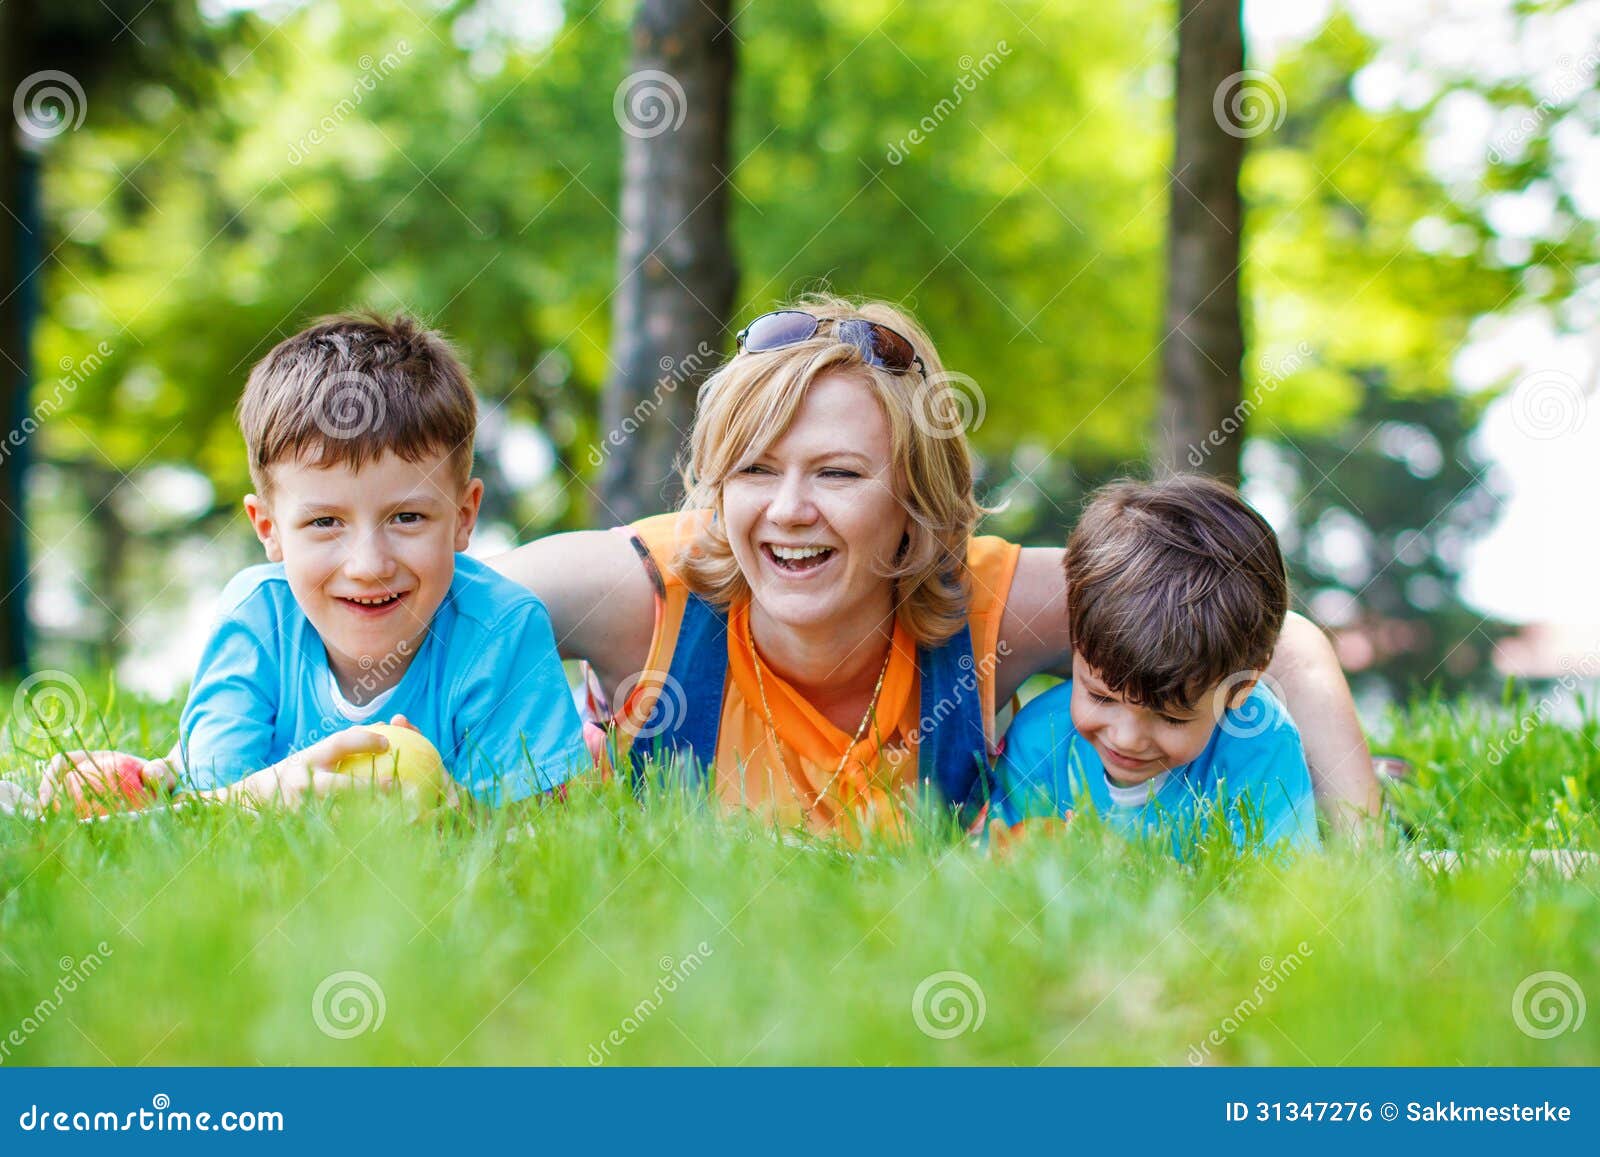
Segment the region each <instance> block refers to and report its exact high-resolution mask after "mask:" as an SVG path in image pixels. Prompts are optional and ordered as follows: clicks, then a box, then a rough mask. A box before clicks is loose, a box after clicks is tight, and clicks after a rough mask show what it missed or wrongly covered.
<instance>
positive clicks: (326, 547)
mask: <svg viewBox="0 0 1600 1157" xmlns="http://www.w3.org/2000/svg"><path fill="white" fill-rule="evenodd" d="M238 415H239V424H240V427H241V429H242V430H243V432H244V437H245V442H246V445H247V448H248V450H249V456H250V475H251V480H252V482H253V483H254V485H255V493H254V494H250V495H248V496H246V498H245V500H244V508H245V513H246V514H247V515H248V516H249V518H250V523H251V526H252V527H253V528H254V530H255V532H256V535H257V537H258V538H259V539H260V540H261V543H262V545H263V547H265V549H266V554H267V558H268V560H269V562H268V564H267V565H264V566H255V567H251V568H249V569H248V570H245V571H244V572H242V573H241V574H239V575H237V576H236V577H235V578H234V579H233V580H232V581H231V582H230V583H228V585H227V587H226V588H225V589H224V591H223V593H222V605H221V610H220V618H219V620H218V622H217V625H216V628H215V630H214V631H213V633H212V636H211V638H210V640H209V641H208V642H207V644H206V648H205V651H204V654H203V655H202V656H201V659H200V665H199V669H198V671H197V672H196V674H195V677H194V683H193V685H192V687H191V689H190V692H189V698H188V701H187V703H186V704H185V705H184V709H183V715H182V718H181V721H180V723H179V736H178V743H177V745H176V746H175V747H174V748H173V751H172V753H171V754H170V755H168V756H167V757H166V758H164V759H156V760H151V761H149V762H148V763H146V764H145V765H144V771H143V776H144V779H145V781H146V782H147V783H150V784H159V785H162V786H165V787H169V788H171V787H177V788H179V789H181V790H187V791H194V792H198V793H201V794H204V795H209V796H215V797H224V798H235V799H243V800H247V801H250V802H255V803H265V802H271V801H280V800H293V799H295V798H297V797H299V796H300V795H302V794H303V793H305V792H308V791H310V792H317V793H321V792H325V791H331V790H335V789H337V788H340V787H345V786H349V785H350V784H352V783H354V782H357V781H355V780H354V779H353V778H352V777H351V776H347V775H339V774H336V773H334V772H333V771H332V768H333V767H334V765H335V764H337V763H338V762H339V761H340V760H341V759H343V758H344V757H346V756H350V755H357V754H362V753H368V752H371V753H380V752H383V751H385V750H387V748H388V741H387V739H385V738H384V737H383V736H382V735H380V734H378V733H376V732H373V731H369V730H366V729H365V728H363V727H362V726H361V725H362V724H364V723H375V722H378V721H380V720H381V719H390V720H392V722H394V723H397V724H400V725H403V726H410V727H413V728H415V729H416V730H419V731H420V732H421V733H422V734H423V735H424V736H425V737H426V738H427V739H429V740H430V741H431V742H432V743H433V745H434V746H435V747H436V748H438V750H439V752H440V754H441V756H442V757H443V760H444V764H445V767H446V768H447V769H448V770H449V772H450V774H451V775H452V777H453V778H454V780H455V781H456V782H457V783H458V784H459V785H460V786H462V787H464V788H465V789H466V790H467V791H468V792H470V793H471V794H472V795H473V796H475V797H477V798H479V799H481V800H483V801H485V802H488V803H495V804H498V803H501V802H504V801H507V800H515V799H521V798H523V797H526V796H529V795H531V794H534V793H536V792H541V791H548V790H550V789H551V788H554V787H556V786H557V785H559V784H561V783H563V782H564V781H565V780H567V779H568V778H569V777H570V776H572V775H573V774H575V773H577V772H579V771H582V770H584V769H587V768H589V767H590V766H592V764H591V761H590V757H589V754H588V750H587V748H586V747H585V745H584V742H583V735H582V731H581V728H580V724H579V721H578V716H577V711H576V709H575V707H574V704H573V700H572V696H571V694H570V693H569V691H568V688H567V681H566V677H565V675H564V673H563V671H562V668H561V661H560V658H559V656H558V655H557V653H556V643H555V638H554V635H553V633H552V631H551V626H550V619H549V616H548V615H547V614H546V613H545V609H544V606H543V604H541V603H540V602H539V600H538V599H537V598H535V597H534V596H533V595H531V594H529V593H528V592H527V591H526V590H525V589H524V588H522V587H521V586H519V585H518V584H516V583H514V582H512V581H510V580H509V579H506V578H503V577H501V576H500V575H498V574H497V573H495V572H494V571H493V570H491V569H489V568H488V567H487V566H485V565H484V564H482V563H480V562H478V561H476V560H474V559H471V558H468V557H466V556H465V555H462V554H460V553H459V552H461V551H463V550H465V549H466V546H467V542H468V540H469V538H470V537H471V535H472V530H473V527H474V525H475V524H476V522H477V517H478V508H479V504H480V502H481V501H482V498H483V483H482V481H481V480H479V479H476V478H473V477H472V476H471V469H472V446H473V436H474V432H475V430H476V426H477V403H476V400H475V398H474V396H473V392H472V387H471V385H470V383H469V382H468V380H467V375H466V371H465V369H464V367H463V366H462V365H461V363H460V361H459V360H458V359H457V357H456V355H455V352H454V350H453V349H452V348H451V346H450V345H449V343H448V342H446V341H445V340H444V339H443V338H442V337H440V336H439V335H438V334H436V333H433V332H431V331H429V330H426V329H424V328H422V327H421V326H419V325H418V324H417V323H416V322H415V321H413V320H411V319H410V318H408V317H405V316H399V317H395V318H393V319H387V318H382V317H378V316H364V315H363V316H339V317H332V318H327V319H324V320H323V321H320V322H318V323H317V324H315V325H313V326H312V327H311V328H310V329H307V330H305V331H303V332H301V333H298V334H296V335H294V336H293V337H290V338H288V339H286V340H285V341H283V342H282V343H280V344H279V345H278V346H277V347H276V348H274V349H273V350H272V351H271V352H270V353H269V354H267V356H266V357H265V358H263V359H262V360H261V361H260V362H259V363H258V364H257V365H256V366H255V367H254V369H252V370H251V372H250V378H249V381H248V382H247V383H246V385H245V390H244V394H243V396H242V397H241V398H240V400H239V408H238ZM97 755H98V753H97V754H96V755H88V756H86V755H84V754H83V753H78V755H77V756H76V757H73V758H68V759H58V760H57V761H56V762H55V763H54V764H53V765H52V769H51V778H52V780H57V779H62V778H65V777H67V776H77V777H78V778H79V779H80V781H81V782H82V783H85V784H88V785H89V789H90V790H91V791H93V790H97V789H101V790H103V788H102V784H103V780H101V781H100V782H96V781H97V778H98V777H99V775H100V771H99V769H100V768H102V767H110V766H112V764H111V762H109V761H106V760H101V759H98V758H97ZM375 762H376V765H377V767H378V768H379V770H380V774H381V771H382V767H383V762H384V761H383V760H381V759H380V760H377V761H375ZM49 786H53V785H47V789H46V793H45V795H46V796H48V795H49V794H51V793H50V791H49Z"/></svg>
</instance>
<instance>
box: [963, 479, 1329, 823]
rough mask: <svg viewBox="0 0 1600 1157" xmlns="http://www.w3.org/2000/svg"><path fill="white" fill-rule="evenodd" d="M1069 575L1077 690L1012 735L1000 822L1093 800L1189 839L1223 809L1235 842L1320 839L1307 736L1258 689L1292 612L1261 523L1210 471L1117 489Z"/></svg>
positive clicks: (1079, 536)
mask: <svg viewBox="0 0 1600 1157" xmlns="http://www.w3.org/2000/svg"><path fill="white" fill-rule="evenodd" d="M1066 569H1067V575H1068V580H1069V583H1068V596H1067V601H1068V613H1069V621H1070V623H1071V626H1070V631H1071V637H1072V638H1071V641H1072V649H1073V655H1072V679H1071V680H1070V681H1069V682H1067V683H1064V684H1062V685H1061V686H1059V687H1054V688H1052V689H1050V690H1049V691H1046V692H1044V693H1043V694H1041V695H1039V696H1038V697H1037V698H1035V699H1034V700H1032V701H1031V702H1030V703H1029V704H1028V705H1027V706H1026V707H1024V708H1023V709H1022V711H1021V712H1019V713H1018V715H1017V718H1016V720H1015V721H1014V722H1013V723H1012V725H1011V728H1010V730H1009V731H1008V732H1007V733H1006V737H1005V746H1004V750H1003V751H1002V754H1001V758H1000V762H999V765H998V767H997V769H996V791H995V797H994V800H993V809H994V812H995V813H996V814H997V815H998V816H999V817H1000V818H1001V819H1002V820H1003V821H1004V822H1005V823H1006V824H1011V825H1014V824H1017V823H1020V822H1022V821H1023V820H1026V819H1030V818H1035V817H1043V816H1054V817H1061V816H1065V815H1067V814H1068V813H1069V812H1071V811H1072V810H1073V809H1074V808H1083V807H1086V806H1093V808H1094V809H1095V810H1096V811H1097V812H1098V813H1099V814H1100V815H1101V816H1103V817H1104V818H1105V819H1106V821H1107V822H1108V823H1109V824H1110V825H1111V826H1112V827H1114V828H1116V829H1118V830H1120V831H1123V832H1126V833H1129V834H1143V833H1146V832H1150V831H1155V830H1162V831H1167V832H1171V833H1173V835H1174V841H1175V845H1181V843H1182V840H1181V839H1180V838H1179V836H1180V835H1181V834H1182V833H1185V832H1188V831H1191V830H1192V829H1193V828H1195V827H1196V826H1197V825H1198V826H1204V825H1205V824H1207V823H1209V822H1210V820H1211V819H1212V818H1213V816H1214V815H1215V814H1217V813H1218V811H1219V810H1220V811H1221V812H1223V813H1224V814H1225V815H1226V819H1227V822H1228V825H1229V827H1230V830H1231V832H1232V835H1233V838H1234V842H1235V843H1236V844H1237V845H1238V846H1241V847H1245V846H1249V847H1261V846H1271V845H1274V844H1280V843H1288V844H1290V845H1296V846H1316V845H1317V844H1318V842H1319V838H1318V834H1317V824H1316V811H1315V807H1314V804H1313V798H1312V791H1311V777H1310V773H1309V771H1308V770H1307V768H1306V761H1305V754H1304V752H1303V751H1302V750H1301V746H1300V735H1299V732H1298V731H1297V730H1296V729H1295V726H1294V723H1293V722H1292V721H1291V720H1290V718H1289V715H1288V712H1287V711H1285V710H1284V708H1283V705H1282V704H1281V703H1279V702H1278V700H1277V699H1276V698H1275V697H1274V696H1273V695H1272V693H1271V692H1270V691H1268V690H1267V688H1266V687H1265V686H1263V685H1261V684H1260V683H1259V681H1258V680H1259V677H1260V674H1261V672H1262V671H1264V670H1265V669H1266V666H1267V663H1268V661H1269V660H1270V659H1271V658H1272V649H1273V645H1274V643H1275V641H1276V640H1277V637H1278V633H1279V631H1280V630H1281V629H1282V626H1283V619H1284V615H1285V614H1286V613H1287V611H1288V605H1289V587H1288V579H1287V576H1286V573H1285V569H1284V563H1283V555H1282V553H1281V551H1280V550H1279V547H1278V541H1277V537H1276V536H1275V535H1274V534H1273V532H1272V528H1271V527H1270V526H1268V525H1267V523H1266V520H1264V519H1263V518H1262V517H1261V516H1260V515H1259V514H1257V513H1256V512H1255V511H1254V510H1252V509H1250V507H1249V506H1247V505H1245V503H1244V502H1243V501H1242V500H1241V499H1240V498H1239V496H1238V494H1237V493H1236V492H1235V491H1234V490H1232V489H1231V488H1229V487H1227V486H1224V485H1222V484H1221V483H1219V482H1215V481H1212V480H1211V479H1207V478H1201V477H1196V476H1178V477H1174V478H1170V479H1168V480H1166V481H1163V482H1155V483H1140V482H1121V483H1115V484H1113V485H1111V486H1107V487H1105V488H1103V489H1102V490H1100V491H1098V492H1097V493H1096V494H1095V495H1094V496H1093V498H1092V499H1091V500H1090V502H1089V504H1088V506H1087V507H1086V508H1085V510H1084V513H1083V517H1082V518H1081V519H1080V520H1079V522H1078V525H1077V526H1076V527H1075V528H1074V530H1073V532H1072V536H1071V538H1070V539H1069V540H1068V543H1067V555H1066ZM1180 850H1181V848H1180Z"/></svg>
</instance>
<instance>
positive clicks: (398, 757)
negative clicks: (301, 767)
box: [333, 723, 452, 807]
mask: <svg viewBox="0 0 1600 1157" xmlns="http://www.w3.org/2000/svg"><path fill="white" fill-rule="evenodd" d="M361 729H362V730H363V731H371V732H375V733H376V734H378V735H381V736H383V737H384V738H385V739H387V740H388V741H389V750H388V751H378V752H366V753H364V754H361V755H347V756H345V757H344V758H343V759H341V760H340V761H339V762H338V763H336V764H334V765H333V770H334V771H337V772H339V773H341V774H343V775H355V776H361V777H362V778H365V779H371V778H374V777H377V776H388V775H391V774H392V775H394V776H395V777H396V778H397V779H398V780H399V781H400V793H401V794H402V795H403V796H405V797H406V799H407V800H408V801H411V802H415V803H418V804H421V805H422V806H424V807H432V806H433V805H434V804H436V803H438V802H439V797H441V796H443V795H445V794H447V792H448V791H449V789H450V785H451V783H452V780H451V778H450V773H449V772H448V771H446V770H445V768H444V760H443V759H441V758H440V757H439V749H438V748H436V747H434V745H433V744H431V743H429V742H428V739H427V736H425V735H423V734H422V733H421V732H419V731H413V730H411V728H409V727H396V726H394V725H393V724H389V723H363V724H362V725H361Z"/></svg>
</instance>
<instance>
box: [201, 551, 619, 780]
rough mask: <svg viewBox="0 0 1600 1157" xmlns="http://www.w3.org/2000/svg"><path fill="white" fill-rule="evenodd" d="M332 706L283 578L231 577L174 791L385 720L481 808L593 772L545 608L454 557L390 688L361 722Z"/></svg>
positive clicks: (355, 713)
mask: <svg viewBox="0 0 1600 1157" xmlns="http://www.w3.org/2000/svg"><path fill="white" fill-rule="evenodd" d="M342 699H343V697H342V696H339V695H337V684H336V683H335V682H334V679H333V672H332V669H331V668H330V667H329V665H328V652H327V650H326V648H324V647H323V645H322V639H321V637H320V636H319V635H318V634H317V632H316V630H315V629H314V628H313V627H312V625H311V622H310V620H309V619H307V618H306V616H305V613H304V612H303V611H302V610H301V609H300V606H299V604H298V603H296V602H295V600H294V595H293V594H292V593H291V592H290V590H289V580H288V579H287V578H286V577H285V576H284V571H283V566H282V564H281V563H277V564H269V565H265V566H254V567H250V568H249V569H248V570H245V571H242V572H240V573H239V574H238V575H236V576H235V577H234V579H233V581H231V582H230V583H228V585H227V587H225V588H224V589H223V592H222V610H221V616H220V620H219V622H218V623H217V626H216V629H215V630H214V631H213V632H212V635H211V638H210V640H209V641H208V642H207V643H206V648H205V651H204V653H203V654H202V655H201V657H200V667H199V670H198V671H197V672H196V673H195V677H194V684H193V686H192V687H191V689H190V691H189V700H188V702H187V703H185V704H184V708H183V715H182V718H181V720H180V721H179V725H178V726H179V736H180V739H179V744H180V747H181V759H182V762H183V764H184V766H185V774H184V777H183V778H184V786H185V787H186V788H192V789H197V790H198V789H206V788H215V787H222V786H224V785H227V784H230V783H234V782H237V781H238V780H240V779H242V778H243V777H244V776H246V775H248V774H249V773H251V772H253V771H258V770H260V769H261V768H264V767H268V766H270V765H272V764H274V763H277V762H278V761H279V760H281V759H283V758H284V757H286V756H288V755H290V754H291V753H293V752H296V751H301V750H303V749H304V748H306V747H309V746H310V745H311V744H313V743H315V742H317V741H318V740H320V739H324V738H326V737H327V736H329V735H332V734H334V733H335V732H338V731H343V730H344V729H345V728H348V727H354V726H359V725H360V724H361V723H377V722H387V721H388V720H389V719H390V718H391V717H392V716H394V715H396V714H401V715H404V716H406V718H407V719H409V720H410V721H411V722H412V723H413V724H415V725H416V727H417V729H418V730H419V731H421V732H422V734H423V735H425V736H427V738H428V739H429V741H430V742H432V743H433V745H434V746H435V747H437V748H438V749H439V754H440V755H441V756H442V757H443V758H444V763H445V766H446V767H447V768H449V770H450V773H451V774H452V775H453V776H454V777H455V779H456V780H457V782H459V783H460V784H462V785H463V786H465V787H466V788H467V790H468V791H470V792H471V793H472V794H473V795H474V796H476V797H477V798H479V799H482V800H484V801H485V802H488V803H493V804H499V803H502V802H505V801H507V800H515V799H522V798H524V797H526V796H529V795H532V794H534V793H535V792H540V791H548V790H550V789H551V788H553V787H555V786H557V785H558V784H560V783H562V782H564V781H565V780H567V779H568V778H570V777H571V776H572V775H574V774H575V773H577V772H580V771H583V770H585V769H587V768H590V767H592V766H593V764H592V761H591V760H590V757H589V752H588V748H587V747H586V746H585V745H584V742H583V732H582V730H581V727H580V725H579V722H578V713H577V709H576V707H575V706H574V704H573V700H572V695H571V692H570V691H569V690H568V688H567V680H566V675H565V673H564V672H563V671H562V668H561V659H560V656H559V655H558V654H557V653H556V642H555V635H554V633H553V632H552V631H551V627H550V616H549V615H548V614H547V613H546V612H545V609H544V604H543V603H541V602H540V601H539V600H538V599H537V598H535V597H534V596H533V595H532V594H530V593H529V592H528V591H527V590H526V589H525V588H523V587H522V586H520V585H518V584H517V583H515V582H513V581H511V580H510V579H508V578H505V577H504V576H502V575H500V574H498V573H496V572H495V571H494V570H491V569H490V568H489V567H488V566H486V565H484V564H483V563H481V562H479V561H477V560H476V559H472V558H468V557H467V556H465V555H457V556H456V562H455V577H454V578H453V579H452V580H451V583H450V590H449V591H448V592H447V593H446V595H445V597H444V600H443V601H442V602H441V603H440V604H439V609H438V610H437V611H436V612H435V613H434V616H433V621H432V622H431V623H429V624H428V631H427V634H426V635H424V636H423V639H422V641H421V643H419V644H418V645H417V648H416V653H415V654H414V655H413V656H412V657H411V663H410V665H409V666H408V667H407V668H406V670H405V674H404V675H402V676H401V678H400V682H399V683H398V684H396V685H395V686H394V688H393V689H392V691H391V692H390V693H387V694H385V695H382V696H377V697H374V702H373V703H372V704H369V705H367V707H366V709H365V710H363V709H361V708H353V707H351V706H350V705H349V704H348V703H345V702H342Z"/></svg>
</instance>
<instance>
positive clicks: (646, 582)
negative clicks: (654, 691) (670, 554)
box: [486, 530, 655, 694]
mask: <svg viewBox="0 0 1600 1157" xmlns="http://www.w3.org/2000/svg"><path fill="white" fill-rule="evenodd" d="M486 561H487V562H488V564H489V565H490V566H492V567H494V569H495V570H497V571H499V572H500V573H501V574H503V575H505V576H506V577H507V578H509V579H513V580H514V581H516V582H519V583H521V584H522V585H523V586H525V587H527V588H528V589H529V590H530V591H532V592H533V593H534V594H535V595H537V596H538V598H539V600H540V601H541V602H542V603H544V607H545V610H546V611H548V612H549V614H550V625H551V627H553V628H554V630H555V636H556V649H557V650H558V651H559V652H560V653H561V657H562V658H563V659H586V660H587V661H588V662H589V665H590V666H591V667H593V668H594V670H595V673H596V674H597V675H598V676H599V677H600V682H601V685H602V686H603V687H604V688H605V689H606V692H607V693H608V694H609V693H610V692H612V691H613V690H615V688H616V686H617V684H618V683H620V682H621V681H622V680H623V679H625V678H627V677H628V676H629V675H632V674H634V673H635V672H637V671H639V670H641V669H642V668H643V667H644V664H645V660H646V659H648V658H649V657H650V637H651V635H652V634H653V633H654V631H655V594H654V592H653V591H652V590H651V589H650V578H649V575H648V574H647V573H646V572H645V569H644V565H643V563H641V561H640V559H639V555H638V553H637V552H636V551H635V550H634V548H633V543H632V542H631V541H630V540H629V538H628V536H627V535H624V534H617V533H615V532H613V531H609V530H578V531H573V532H571V533H569V534H552V535H550V536H548V537H546V538H540V539H536V540H535V541H533V542H530V543H528V544H527V545H526V546H519V547H517V548H516V549H515V550H513V551H509V552H507V553H505V554H502V555H496V556H495V557H494V558H491V559H488V560H486Z"/></svg>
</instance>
